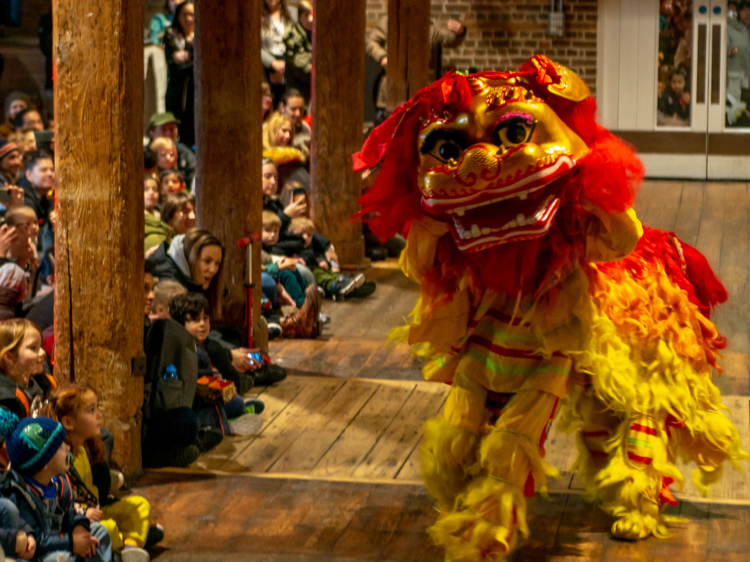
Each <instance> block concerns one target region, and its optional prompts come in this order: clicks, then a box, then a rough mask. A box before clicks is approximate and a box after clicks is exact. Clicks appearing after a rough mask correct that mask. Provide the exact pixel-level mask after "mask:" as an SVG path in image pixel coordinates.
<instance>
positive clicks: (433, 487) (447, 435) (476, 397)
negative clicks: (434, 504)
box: [421, 374, 490, 511]
mask: <svg viewBox="0 0 750 562" xmlns="http://www.w3.org/2000/svg"><path fill="white" fill-rule="evenodd" d="M486 399H487V391H486V390H485V389H484V388H483V387H482V386H481V385H479V384H478V383H476V382H474V381H472V380H471V379H469V378H468V377H467V376H466V375H461V374H459V375H457V376H456V377H455V379H454V380H453V384H452V386H451V390H450V393H449V394H448V399H447V400H446V403H445V407H444V408H443V417H437V418H434V419H431V420H429V421H427V422H426V423H425V424H424V442H423V445H422V458H421V465H422V478H423V480H424V482H425V485H426V487H427V491H428V492H429V494H430V495H431V496H432V497H434V498H435V499H436V500H438V504H439V507H440V509H441V510H442V511H450V510H452V509H453V505H454V503H455V500H456V496H457V495H458V494H459V493H460V492H461V491H462V490H463V488H464V487H465V486H466V483H467V482H468V479H467V475H466V471H467V469H468V468H469V467H470V466H471V465H473V464H474V463H475V462H476V454H477V451H476V446H477V443H478V442H479V434H480V433H481V432H482V430H483V426H484V425H485V424H486V423H487V420H488V419H489V414H490V412H489V410H487V409H486V408H485V407H484V406H485V402H486Z"/></svg>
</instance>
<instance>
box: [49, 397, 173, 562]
mask: <svg viewBox="0 0 750 562" xmlns="http://www.w3.org/2000/svg"><path fill="white" fill-rule="evenodd" d="M45 414H47V415H48V416H49V417H50V418H52V419H54V420H57V421H59V422H60V423H61V424H62V426H63V427H64V428H65V431H66V433H67V437H66V439H65V442H66V443H67V444H68V445H69V446H70V449H71V452H72V456H73V462H72V463H71V465H70V468H69V470H68V476H69V478H70V482H71V485H72V487H73V491H74V493H75V501H76V502H77V503H78V504H79V505H80V506H81V507H82V508H83V509H85V510H86V517H87V518H88V519H89V521H91V522H92V523H93V522H99V523H101V524H102V525H103V526H104V527H105V528H106V529H107V531H108V533H109V538H110V541H111V543H112V550H114V552H116V553H119V554H120V555H121V557H122V561H123V562H148V561H149V560H150V559H151V557H150V556H149V554H148V552H146V550H144V549H145V548H148V547H150V546H153V545H154V544H156V543H157V542H159V541H161V539H162V538H163V537H164V532H163V530H162V529H161V528H160V527H158V526H155V527H152V526H151V505H150V504H149V503H148V501H146V499H145V498H142V497H140V496H126V497H123V498H121V499H119V500H117V499H114V498H110V497H109V490H110V487H111V484H112V482H111V476H110V472H109V464H108V463H107V461H106V459H105V455H104V443H102V440H101V438H100V436H99V435H100V427H101V423H102V414H101V412H99V407H98V404H97V397H96V393H95V392H94V391H93V390H91V389H90V388H86V387H84V386H81V385H71V386H68V387H65V388H61V389H60V390H59V391H58V392H56V393H55V394H54V395H53V396H52V398H51V399H50V402H49V404H48V405H47V407H46V411H45Z"/></svg>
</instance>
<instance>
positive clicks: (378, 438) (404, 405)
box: [331, 379, 417, 474]
mask: <svg viewBox="0 0 750 562" xmlns="http://www.w3.org/2000/svg"><path fill="white" fill-rule="evenodd" d="M357 380H363V379H357ZM416 390H417V385H414V387H413V388H412V389H411V391H410V392H409V396H407V398H406V400H404V403H403V404H401V407H400V408H399V409H398V411H397V412H396V413H394V415H393V417H392V418H391V421H390V422H389V423H388V425H387V426H386V427H385V428H384V429H383V431H381V432H380V434H379V435H378V437H377V439H375V442H374V443H373V444H372V446H371V447H370V448H369V450H368V451H367V453H365V455H364V456H363V457H362V459H361V460H360V461H359V463H357V466H356V467H354V470H352V474H354V473H355V472H356V471H357V469H358V468H359V467H360V466H362V463H364V462H365V459H366V458H367V456H368V455H369V454H370V453H372V452H373V451H374V450H375V448H376V447H377V445H378V443H379V442H380V440H381V439H382V438H383V436H384V435H385V434H386V433H388V430H389V429H390V427H391V425H392V424H393V423H394V422H395V420H396V419H397V418H398V415H399V414H400V413H401V411H402V410H403V409H404V408H405V407H406V405H407V404H408V403H409V400H410V399H411V397H412V396H414V393H415V392H416ZM352 421H354V420H352ZM331 446H333V445H331ZM408 458H409V457H408V456H407V457H406V460H404V463H406V462H407V460H408Z"/></svg>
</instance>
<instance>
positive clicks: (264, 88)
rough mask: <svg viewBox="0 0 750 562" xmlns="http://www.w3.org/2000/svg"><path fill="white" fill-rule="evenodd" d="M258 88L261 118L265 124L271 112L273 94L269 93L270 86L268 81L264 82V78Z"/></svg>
mask: <svg viewBox="0 0 750 562" xmlns="http://www.w3.org/2000/svg"><path fill="white" fill-rule="evenodd" d="M260 89H261V95H260V98H261V102H262V103H261V107H262V111H261V120H262V121H263V124H264V125H265V124H266V121H268V118H269V117H270V115H271V113H273V94H271V86H269V85H268V82H266V81H265V80H263V82H262V83H261V86H260Z"/></svg>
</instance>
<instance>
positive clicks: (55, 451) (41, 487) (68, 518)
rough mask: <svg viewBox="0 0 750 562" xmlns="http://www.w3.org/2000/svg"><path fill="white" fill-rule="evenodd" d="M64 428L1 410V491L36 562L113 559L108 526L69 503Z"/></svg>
mask: <svg viewBox="0 0 750 562" xmlns="http://www.w3.org/2000/svg"><path fill="white" fill-rule="evenodd" d="M65 437H66V433H65V429H64V428H63V426H62V425H61V424H59V423H57V422H56V421H54V420H51V419H50V418H44V417H38V418H24V419H23V420H21V421H20V422H19V420H18V418H17V417H16V416H15V415H14V414H12V413H10V412H8V411H7V410H0V438H4V439H5V445H6V448H7V451H8V457H9V458H10V462H11V469H10V470H8V472H6V473H5V474H4V479H3V481H2V492H3V495H4V496H6V497H9V498H11V499H12V500H13V501H14V503H15V504H16V507H17V508H18V513H19V515H20V518H21V520H23V521H24V522H25V523H26V524H28V525H29V527H30V534H31V536H33V537H34V539H35V542H36V551H35V553H34V559H35V560H42V561H44V562H57V561H58V560H60V559H62V560H66V561H73V560H80V559H81V558H86V559H88V560H95V561H101V562H110V561H111V560H112V546H111V543H110V539H109V534H108V533H107V529H106V528H104V527H103V526H102V525H100V524H99V523H89V520H88V519H87V518H86V515H85V514H83V513H78V511H77V510H76V506H75V504H74V503H73V491H72V489H71V487H70V482H69V481H68V479H67V477H66V476H57V475H59V474H63V473H64V472H65V471H66V470H67V469H68V468H69V458H70V447H69V446H68V445H67V444H66V443H65Z"/></svg>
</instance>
